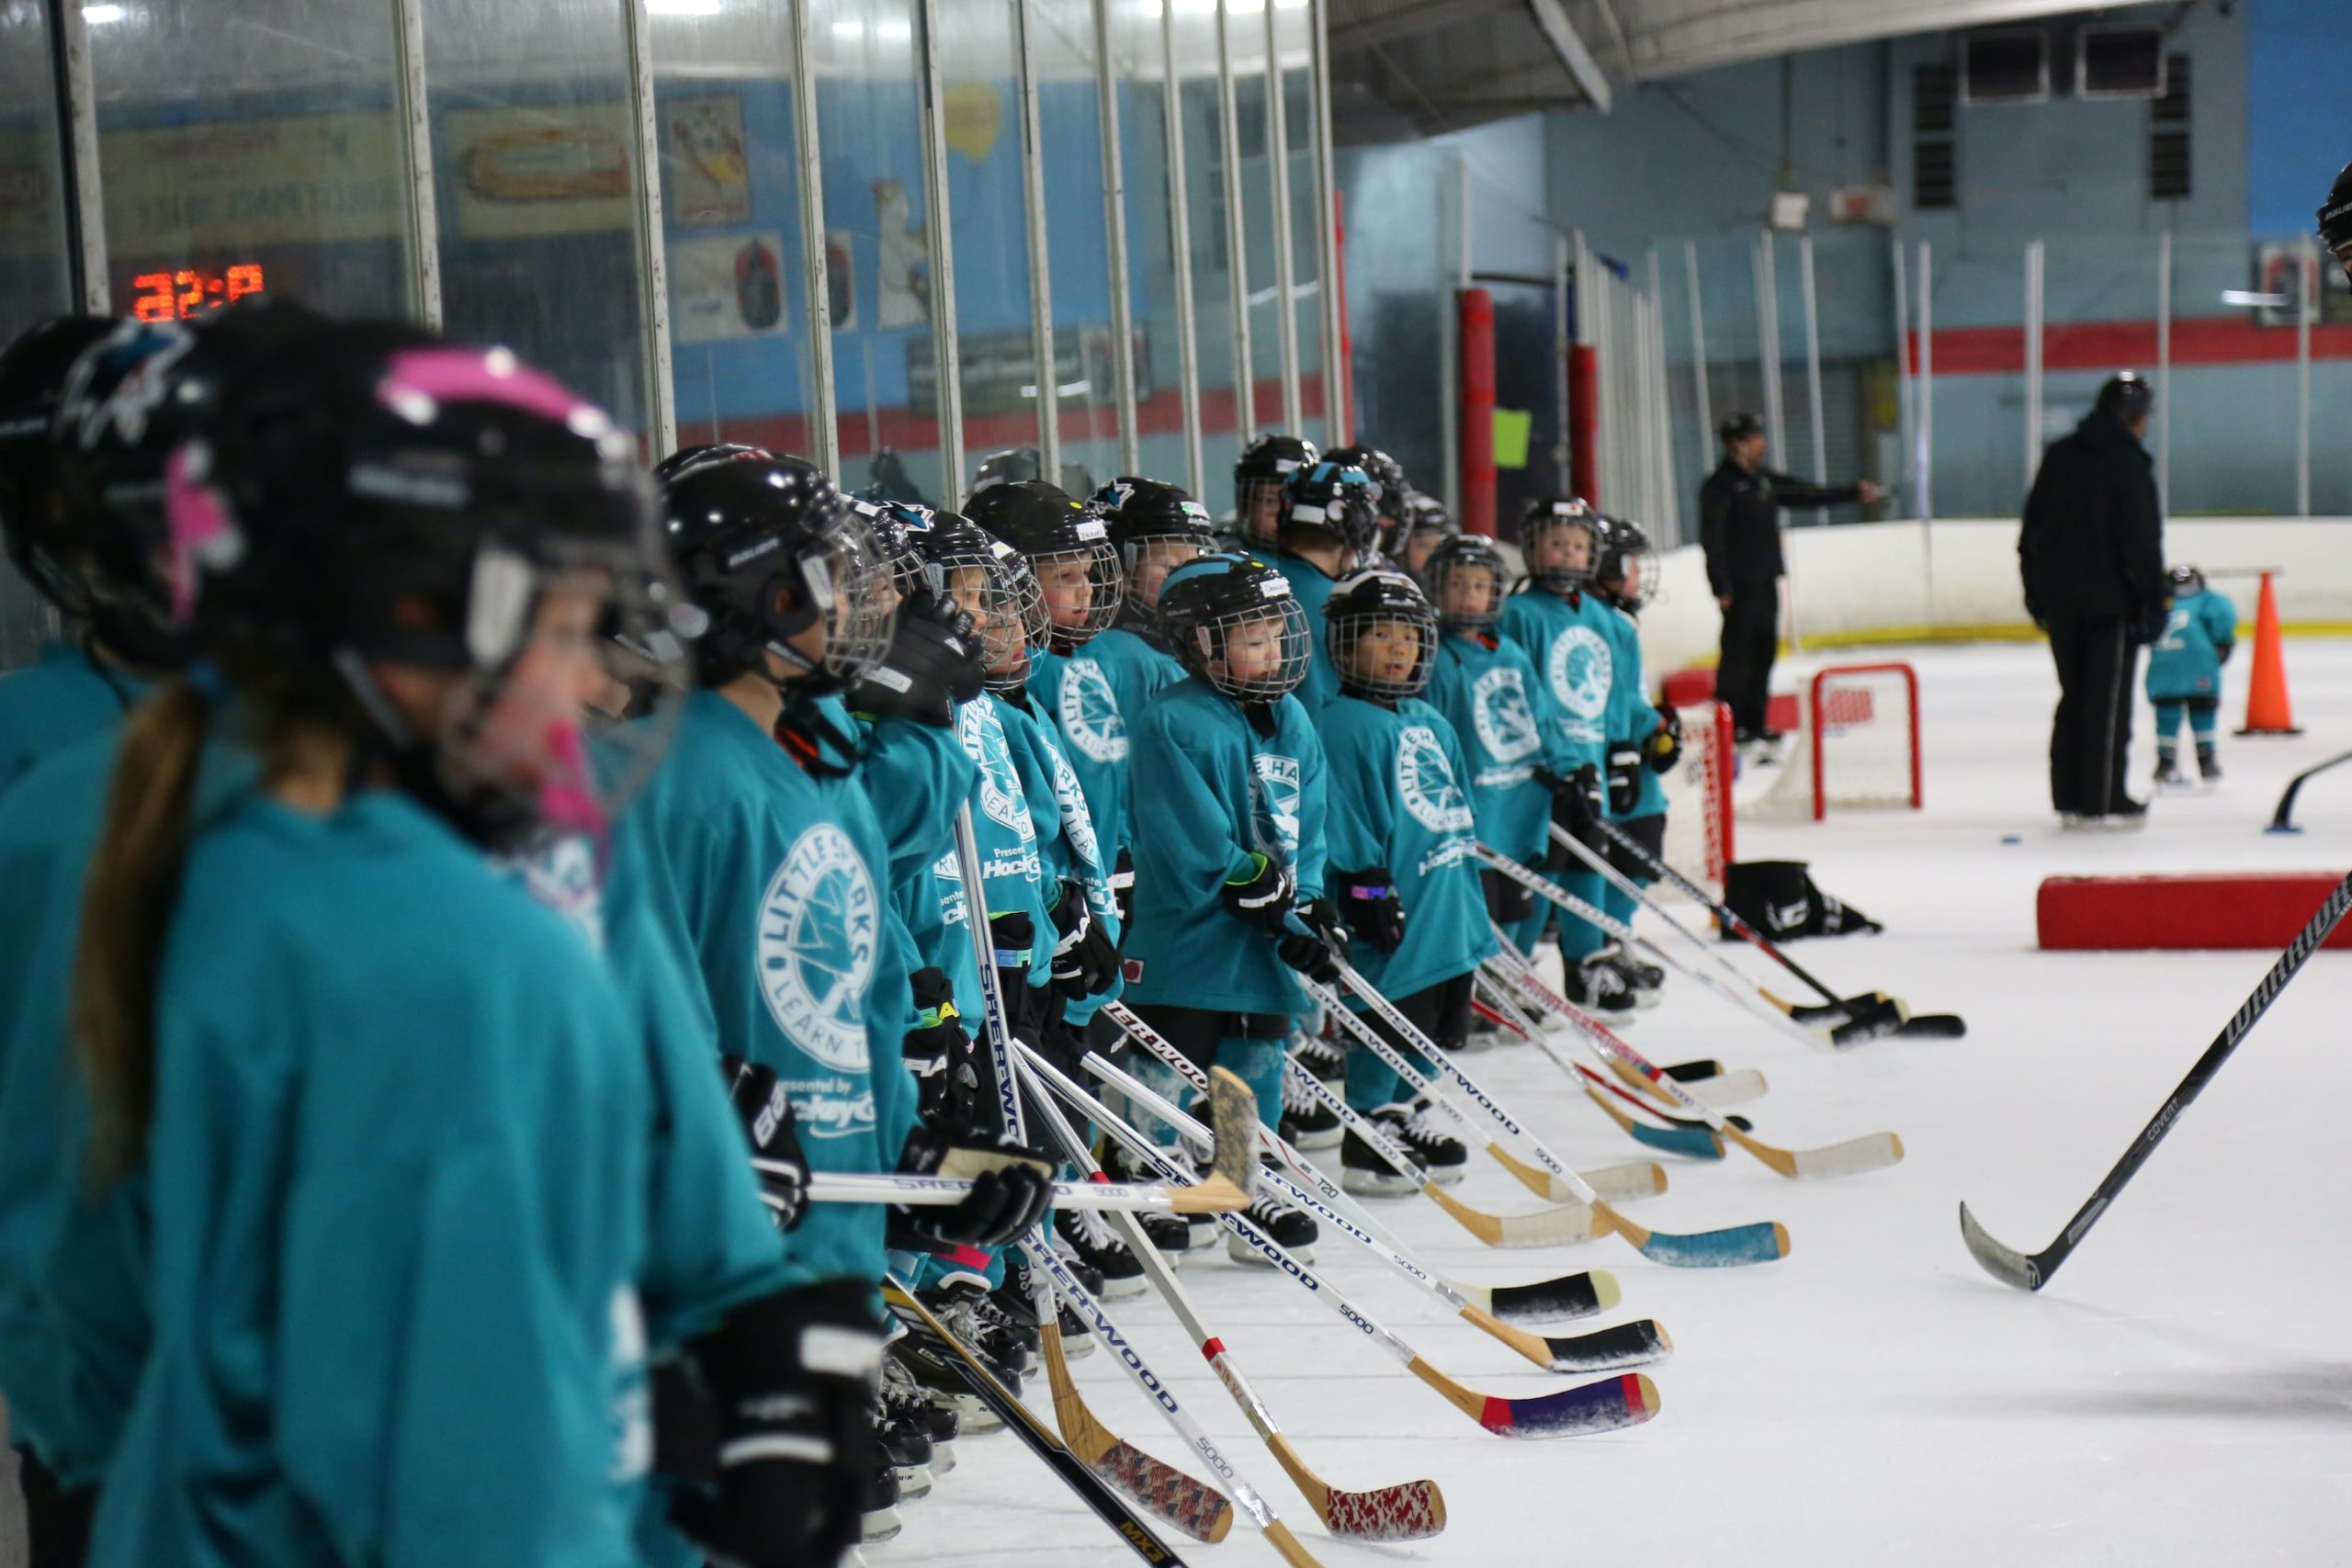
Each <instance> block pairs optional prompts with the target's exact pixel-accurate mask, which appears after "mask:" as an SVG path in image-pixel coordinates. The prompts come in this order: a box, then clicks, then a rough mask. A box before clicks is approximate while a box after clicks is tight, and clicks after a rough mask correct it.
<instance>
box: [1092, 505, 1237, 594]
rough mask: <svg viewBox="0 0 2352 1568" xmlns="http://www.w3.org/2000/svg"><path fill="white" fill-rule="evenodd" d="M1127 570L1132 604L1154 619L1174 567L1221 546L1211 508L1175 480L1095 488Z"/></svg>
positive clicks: (1099, 507) (1128, 589) (1115, 544)
mask: <svg viewBox="0 0 2352 1568" xmlns="http://www.w3.org/2000/svg"><path fill="white" fill-rule="evenodd" d="M1093 504H1094V505H1095V506H1096V507H1097V508H1098V509H1100V510H1101V512H1102V513H1103V521H1104V522H1105V523H1106V524H1108V525H1109V527H1110V530H1111V543H1112V544H1113V545H1114V546H1115V547H1117V549H1118V551H1119V559H1120V562H1121V564H1122V565H1123V566H1125V569H1126V579H1127V598H1126V603H1127V606H1128V608H1130V609H1131V610H1133V611H1135V612H1136V614H1137V615H1141V616H1142V617H1143V618H1144V619H1145V620H1146V621H1149V620H1150V619H1151V618H1152V613H1153V605H1154V604H1155V603H1156V602H1157V600H1158V599H1159V584H1160V582H1161V581H1162V580H1163V579H1164V578H1165V577H1166V576H1167V574H1168V572H1169V571H1170V570H1171V569H1172V568H1174V567H1177V566H1179V565H1181V564H1182V563H1183V562H1185V561H1188V560H1190V559H1192V558H1193V557H1195V556H1200V555H1205V554H1207V553H1208V552H1209V551H1211V550H1214V549H1215V548H1216V525H1215V524H1214V523H1212V522H1211V521H1210V519H1209V509H1208V508H1207V507H1205V506H1203V505H1202V504H1201V503H1200V502H1197V501H1194V500H1193V498H1192V497H1191V496H1190V495H1188V494H1186V493H1185V492H1184V491H1182V490H1180V489H1178V488H1177V487H1176V486H1174V485H1171V484H1162V483H1161V482H1160V481H1159V480H1158V479H1136V478H1133V477H1125V478H1121V479H1113V480H1112V481H1111V482H1110V483H1109V484H1106V485H1104V486H1103V488H1102V489H1101V490H1098V491H1095V492H1094V502H1093Z"/></svg>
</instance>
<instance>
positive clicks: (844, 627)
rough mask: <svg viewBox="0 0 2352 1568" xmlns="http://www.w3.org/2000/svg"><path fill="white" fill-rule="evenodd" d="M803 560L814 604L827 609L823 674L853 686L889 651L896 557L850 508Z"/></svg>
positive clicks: (895, 598) (842, 511) (802, 569)
mask: <svg viewBox="0 0 2352 1568" xmlns="http://www.w3.org/2000/svg"><path fill="white" fill-rule="evenodd" d="M799 557H800V574H801V578H802V580H803V581H804V582H805V583H806V585H807V588H808V592H809V600H810V602H812V603H815V604H821V605H822V606H823V607H824V613H825V659H824V666H823V668H824V671H825V673H826V674H827V675H828V676H830V677H831V679H832V680H833V681H834V682H837V683H838V684H839V685H842V686H848V685H854V684H855V683H856V682H859V681H862V680H864V679H865V676H866V674H867V672H868V671H872V670H873V668H874V667H875V666H876V665H877V664H879V663H881V662H882V656H883V655H884V654H885V653H887V652H888V651H889V648H890V624H891V620H892V618H893V616H894V615H896V614H897V612H898V607H899V594H898V589H897V585H896V582H895V580H894V579H893V577H892V574H891V572H892V567H891V561H892V558H891V556H890V555H889V554H888V552H886V551H885V549H884V548H883V546H882V542H881V540H879V539H878V538H876V536H875V533H874V530H873V528H872V527H871V526H870V525H868V524H867V522H866V520H865V518H864V517H861V516H859V515H858V514H857V513H854V512H853V511H851V510H850V509H849V508H848V507H847V506H842V507H841V508H840V509H839V510H838V511H837V512H836V513H834V516H833V520H832V522H831V525H829V526H827V527H826V528H825V529H824V531H823V532H822V533H821V534H820V535H819V536H818V537H817V538H816V539H814V540H812V541H810V543H809V545H808V546H806V547H803V548H802V549H801V551H800V552H799Z"/></svg>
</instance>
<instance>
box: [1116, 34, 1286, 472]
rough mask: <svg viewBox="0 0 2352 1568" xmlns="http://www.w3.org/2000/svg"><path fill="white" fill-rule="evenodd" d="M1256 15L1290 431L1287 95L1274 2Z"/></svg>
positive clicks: (1278, 329) (1278, 327)
mask: <svg viewBox="0 0 2352 1568" xmlns="http://www.w3.org/2000/svg"><path fill="white" fill-rule="evenodd" d="M1102 3H1103V0H1097V4H1102ZM1261 14H1262V15H1263V16H1264V17H1265V19H1266V172H1267V175H1269V176H1270V178H1271V181H1272V184H1271V186H1270V187H1269V188H1270V189H1271V191H1272V197H1273V203H1274V298H1275V299H1278V300H1280V301H1281V302H1282V303H1281V308H1280V309H1279V310H1277V311H1276V312H1275V314H1276V315H1277V316H1278V317H1279V318H1280V320H1279V321H1277V322H1276V323H1275V334H1276V336H1275V341H1276V343H1277V344H1278V345H1279V346H1280V348H1281V351H1282V372H1283V429H1284V430H1287V431H1291V432H1293V433H1294V434H1295V433H1297V432H1300V431H1303V430H1305V429H1306V416H1305V413H1304V406H1303V404H1302V403H1301V402H1300V400H1299V395H1298V261H1297V257H1296V256H1295V255H1294V254H1292V249H1291V247H1292V244H1293V236H1294V234H1295V231H1296V226H1297V220H1296V219H1295V216H1294V215H1293V213H1292V212H1291V206H1290V131H1289V129H1288V125H1287V118H1288V116H1287V111H1288V107H1289V106H1288V105H1287V104H1286V103H1284V101H1283V100H1284V98H1285V97H1286V96H1287V95H1286V94H1285V93H1284V92H1283V57H1282V46H1281V39H1279V38H1278V37H1277V36H1276V33H1275V25H1274V6H1272V4H1271V3H1269V4H1267V5H1265V6H1263V7H1262V8H1261Z"/></svg>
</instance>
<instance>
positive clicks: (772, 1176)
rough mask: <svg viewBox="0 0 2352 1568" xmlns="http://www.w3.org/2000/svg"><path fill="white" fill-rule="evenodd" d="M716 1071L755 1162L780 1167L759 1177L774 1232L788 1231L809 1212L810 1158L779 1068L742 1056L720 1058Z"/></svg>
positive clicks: (765, 1171)
mask: <svg viewBox="0 0 2352 1568" xmlns="http://www.w3.org/2000/svg"><path fill="white" fill-rule="evenodd" d="M718 1070H719V1072H720V1073H721V1074H722V1075H724V1076H725V1077H726V1080H727V1099H728V1102H729V1104H731V1105H733V1106H734V1107H735V1114H736V1115H737V1116H738V1117H739V1118H741V1121H742V1123H743V1136H744V1137H745V1138H747V1139H749V1140H750V1141H751V1145H752V1158H754V1159H760V1160H765V1161H767V1162H768V1163H769V1164H771V1165H773V1166H775V1167H778V1168H777V1169H774V1170H763V1171H761V1172H760V1173H759V1178H760V1190H762V1191H763V1192H764V1193H766V1194H767V1196H768V1200H769V1201H768V1205H767V1209H768V1217H769V1218H770V1219H772V1220H774V1221H775V1228H776V1229H778V1230H783V1231H788V1230H790V1229H792V1228H793V1227H794V1226H795V1225H797V1224H799V1223H800V1221H801V1219H802V1217H803V1216H805V1215H806V1214H807V1213H808V1212H809V1156H807V1155H805V1154H803V1153H801V1151H800V1134H799V1133H798V1132H797V1130H796V1129H795V1127H794V1126H793V1121H792V1101H791V1100H789V1099H788V1098H786V1095H785V1092H784V1085H783V1084H781V1083H779V1082H777V1081H776V1076H775V1068H774V1067H763V1066H761V1065H760V1064H759V1063H757V1062H747V1061H745V1060H744V1059H743V1058H742V1057H741V1056H721V1057H719V1058H718Z"/></svg>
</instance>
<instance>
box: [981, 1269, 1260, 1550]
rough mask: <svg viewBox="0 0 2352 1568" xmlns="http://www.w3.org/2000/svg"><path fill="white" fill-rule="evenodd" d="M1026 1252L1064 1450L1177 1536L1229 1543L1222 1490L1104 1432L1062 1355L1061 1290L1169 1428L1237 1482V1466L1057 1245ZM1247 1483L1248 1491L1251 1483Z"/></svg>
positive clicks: (1229, 1515) (1229, 1520)
mask: <svg viewBox="0 0 2352 1568" xmlns="http://www.w3.org/2000/svg"><path fill="white" fill-rule="evenodd" d="M1022 1250H1023V1252H1026V1253H1027V1254H1028V1255H1029V1259H1030V1263H1031V1266H1032V1269H1033V1270H1034V1271H1033V1273H1032V1274H1031V1276H1030V1289H1031V1292H1032V1299H1033V1300H1034V1301H1035V1304H1036V1311H1037V1334H1038V1338H1039V1340H1040V1341H1041V1342H1042V1344H1043V1346H1044V1348H1045V1353H1046V1382H1047V1383H1048V1384H1049V1385H1050V1386H1051V1387H1052V1389H1053V1393H1054V1421H1055V1424H1056V1425H1057V1426H1059V1427H1061V1429H1062V1442H1063V1444H1064V1446H1066V1447H1067V1448H1068V1449H1069V1451H1070V1452H1071V1453H1073V1454H1076V1455H1077V1456H1078V1457H1079V1459H1080V1461H1083V1462H1084V1463H1085V1465H1086V1467H1087V1468H1088V1469H1089V1470H1091V1471H1092V1472H1094V1473H1095V1474H1097V1475H1099V1476H1101V1477H1102V1478H1103V1480H1105V1481H1107V1482H1109V1483H1111V1484H1112V1485H1114V1486H1115V1487H1117V1488H1118V1489H1119V1490H1120V1491H1122V1492H1124V1493H1125V1494H1126V1495H1128V1496H1129V1497H1132V1498H1134V1499H1135V1500H1136V1502H1137V1503H1140V1504H1142V1505H1143V1506H1144V1507H1146V1508H1148V1509H1149V1510H1150V1511H1151V1513H1152V1514H1153V1515H1155V1516H1156V1517H1159V1518H1160V1519H1162V1520H1164V1521H1166V1522H1167V1523H1168V1524H1169V1525H1170V1526H1171V1527H1173V1528H1174V1529H1180V1530H1182V1531H1183V1532H1184V1533H1185V1534H1186V1535H1188V1536H1191V1537H1192V1538H1193V1540H1200V1541H1206V1542H1208V1543H1210V1544H1211V1545H1215V1544H1216V1542H1218V1541H1220V1540H1224V1539H1225V1537H1226V1533H1227V1531H1229V1530H1230V1529H1233V1506H1232V1505H1231V1504H1230V1503H1228V1502H1227V1501H1226V1500H1225V1498H1224V1497H1223V1496H1221V1495H1218V1493H1217V1490H1216V1487H1214V1486H1211V1485H1210V1484H1209V1483H1207V1482H1205V1481H1197V1480H1194V1479H1193V1477H1192V1476H1190V1475H1187V1474H1185V1473H1184V1472H1182V1471H1181V1470H1178V1469H1177V1468H1176V1467H1175V1466H1174V1465H1172V1464H1168V1463H1165V1462H1163V1461H1159V1460H1157V1459H1154V1458H1153V1457H1152V1456H1151V1455H1149V1454H1148V1453H1146V1452H1144V1451H1143V1450H1141V1449H1138V1448H1136V1446H1135V1445H1134V1444H1132V1443H1130V1442H1128V1441H1127V1440H1126V1439H1125V1438H1122V1437H1120V1436H1119V1435H1118V1434H1117V1433H1115V1432H1114V1431H1112V1430H1111V1429H1110V1428H1109V1427H1106V1426H1104V1425H1103V1421H1102V1418H1101V1417H1099V1416H1096V1415H1095V1414H1094V1412H1093V1411H1092V1410H1091V1409H1090V1408H1088V1406H1087V1404H1086V1400H1085V1398H1084V1397H1083V1396H1082V1395H1080V1393H1079V1392H1078V1384H1077V1383H1076V1382H1073V1381H1072V1380H1071V1378H1070V1375H1069V1357H1068V1355H1067V1354H1066V1353H1065V1352H1064V1350H1063V1348H1062V1331H1061V1324H1060V1321H1059V1316H1058V1314H1057V1313H1056V1312H1055V1311H1054V1292H1055V1291H1056V1290H1057V1289H1059V1290H1060V1291H1061V1292H1062V1294H1063V1295H1064V1296H1065V1297H1067V1298H1068V1299H1069V1304H1070V1306H1071V1307H1072V1308H1073V1309H1074V1310H1075V1311H1077V1312H1078V1313H1079V1314H1080V1315H1081V1316H1083V1317H1084V1318H1086V1320H1087V1321H1088V1322H1089V1323H1090V1324H1091V1325H1093V1328H1094V1335H1095V1337H1096V1338H1098V1339H1100V1340H1101V1341H1102V1342H1103V1344H1105V1345H1108V1346H1110V1347H1111V1348H1112V1349H1113V1351H1114V1353H1115V1354H1116V1355H1117V1356H1118V1358H1119V1360H1120V1364H1121V1365H1123V1366H1125V1368H1126V1370H1127V1375H1128V1376H1129V1377H1131V1378H1133V1379H1135V1381H1136V1386H1138V1387H1140V1388H1141V1389H1142V1390H1143V1391H1144V1393H1145V1396H1146V1397H1147V1398H1148V1399H1150V1400H1151V1401H1152V1402H1153V1403H1154V1404H1158V1405H1159V1408H1160V1413H1161V1414H1162V1415H1164V1416H1167V1417H1168V1421H1169V1424H1170V1426H1172V1427H1175V1428H1176V1430H1177V1432H1178V1433H1179V1434H1180V1435H1182V1436H1183V1437H1184V1438H1186V1439H1187V1440H1188V1441H1190V1442H1192V1443H1193V1450H1194V1451H1195V1452H1197V1453H1199V1454H1201V1456H1202V1457H1203V1458H1204V1459H1207V1460H1208V1461H1209V1463H1210V1467H1211V1468H1212V1469H1215V1470H1216V1471H1217V1473H1218V1474H1220V1475H1224V1476H1227V1478H1228V1481H1229V1482H1237V1481H1238V1477H1234V1476H1233V1475H1232V1473H1231V1469H1230V1467H1229V1466H1225V1465H1224V1456H1223V1455H1221V1454H1219V1453H1218V1452H1217V1451H1216V1445H1215V1444H1214V1443H1211V1442H1209V1440H1208V1438H1206V1437H1204V1436H1202V1437H1196V1436H1195V1435H1194V1434H1195V1433H1197V1432H1198V1430H1199V1429H1198V1428H1197V1427H1193V1428H1192V1430H1190V1431H1188V1430H1187V1429H1186V1428H1187V1427H1191V1417H1189V1416H1185V1415H1184V1413H1183V1412H1182V1409H1181V1408H1179V1407H1178V1405H1177V1404H1176V1401H1175V1397H1174V1396H1173V1395H1171V1394H1170V1393H1168V1392H1167V1389H1166V1387H1165V1386H1164V1385H1163V1384H1162V1383H1161V1382H1159V1379H1158V1378H1156V1377H1154V1376H1152V1374H1151V1370H1150V1369H1149V1368H1148V1367H1146V1366H1144V1364H1143V1361H1142V1359H1141V1358H1139V1357H1137V1356H1136V1353H1135V1348H1134V1347H1133V1346H1132V1345H1130V1344H1129V1343H1128V1342H1127V1339H1126V1337H1125V1335H1122V1334H1121V1333H1120V1332H1119V1330H1118V1326H1117V1325H1115V1324H1114V1323H1113V1322H1112V1321H1111V1319H1110V1316H1109V1314H1106V1313H1104V1312H1103V1308H1102V1305H1101V1303H1098V1302H1096V1301H1095V1300H1094V1298H1093V1297H1092V1296H1091V1295H1089V1294H1087V1292H1086V1289H1085V1287H1084V1286H1083V1285H1082V1284H1080V1281H1079V1279H1078V1276H1077V1275H1076V1274H1074V1273H1072V1272H1070V1268H1069V1263H1068V1262H1066V1261H1065V1260H1064V1259H1063V1258H1060V1257H1059V1256H1057V1254H1056V1253H1055V1251H1054V1249H1053V1246H1052V1244H1051V1243H1049V1242H1047V1241H1046V1239H1045V1237H1044V1235H1042V1234H1041V1233H1039V1232H1036V1231H1032V1232H1030V1233H1029V1239H1024V1240H1023V1244H1022ZM1048 1276H1050V1279H1051V1282H1050V1283H1048V1282H1047V1280H1048ZM1220 1467H1222V1468H1220ZM1239 1484H1241V1485H1242V1486H1245V1487H1246V1486H1247V1485H1248V1483H1246V1482H1240V1483H1239Z"/></svg>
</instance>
